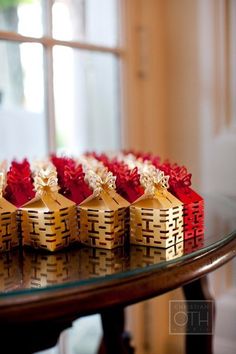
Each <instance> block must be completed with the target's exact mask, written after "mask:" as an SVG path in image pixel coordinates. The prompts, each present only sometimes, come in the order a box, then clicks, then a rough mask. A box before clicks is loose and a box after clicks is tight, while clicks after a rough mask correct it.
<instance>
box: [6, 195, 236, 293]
mask: <svg viewBox="0 0 236 354" xmlns="http://www.w3.org/2000/svg"><path fill="white" fill-rule="evenodd" d="M235 237H236V200H234V199H233V198H227V197H223V196H222V197H206V198H205V211H204V233H203V234H202V235H199V236H197V237H195V238H191V239H188V240H185V241H183V242H180V243H177V244H175V245H174V246H171V247H169V248H167V249H161V248H153V247H145V246H136V245H128V246H126V247H124V248H116V249H113V250H105V249H99V248H97V249H95V248H88V247H82V246H75V247H73V248H70V249H67V250H64V251H61V252H57V253H54V254H48V253H42V252H41V251H36V250H32V249H29V248H26V249H23V250H15V251H13V252H10V253H5V254H1V255H0V296H10V295H13V294H15V295H16V294H23V293H29V292H37V291H40V292H41V291H45V290H47V291H48V290H50V289H55V288H57V289H58V288H65V287H73V286H76V287H78V286H80V285H83V284H92V283H93V282H98V281H100V280H103V281H104V280H106V281H108V282H109V280H111V279H114V278H122V279H124V278H125V277H129V276H130V275H132V274H137V273H138V272H145V271H146V270H147V269H150V267H152V268H153V269H157V268H158V269H161V268H165V267H167V266H175V265H181V262H183V261H185V260H186V259H190V258H194V257H197V256H199V255H201V254H203V253H205V252H208V251H211V250H213V249H214V248H217V247H220V246H221V245H223V244H224V243H226V242H228V241H230V240H231V239H234V238H235Z"/></svg>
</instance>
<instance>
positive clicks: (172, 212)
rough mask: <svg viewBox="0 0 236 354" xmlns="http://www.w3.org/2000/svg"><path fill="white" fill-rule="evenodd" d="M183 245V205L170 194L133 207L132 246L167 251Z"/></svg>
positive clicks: (144, 201) (157, 194) (144, 198)
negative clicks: (169, 248) (177, 245)
mask: <svg viewBox="0 0 236 354" xmlns="http://www.w3.org/2000/svg"><path fill="white" fill-rule="evenodd" d="M180 241H183V204H182V203H181V202H180V201H179V200H178V199H177V198H175V197H174V196H173V195H172V194H171V193H169V192H168V191H164V192H159V191H158V190H157V191H156V194H155V195H154V196H152V197H147V196H146V195H143V196H141V197H140V198H139V199H138V200H137V201H135V202H134V203H133V204H132V205H131V206H130V242H131V244H136V245H144V246H153V247H161V248H168V247H170V246H173V245H174V244H175V243H177V242H180Z"/></svg>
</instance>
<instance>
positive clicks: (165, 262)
mask: <svg viewBox="0 0 236 354" xmlns="http://www.w3.org/2000/svg"><path fill="white" fill-rule="evenodd" d="M204 225H205V226H204V234H202V235H199V236H197V237H195V238H191V239H189V240H186V241H183V242H181V243H177V244H176V245H174V246H172V247H170V248H168V249H158V248H149V247H144V246H136V245H130V246H129V245H127V246H126V247H124V248H117V249H114V250H104V249H93V248H87V247H81V246H75V247H73V248H70V249H67V250H65V251H62V252H57V253H55V254H48V253H42V252H39V251H34V250H31V249H24V250H15V251H13V252H10V253H5V254H1V255H0V326H1V332H0V333H1V342H2V345H7V346H8V348H9V351H8V352H9V353H10V352H11V351H10V350H11V349H10V348H12V352H14V350H16V349H18V352H19V348H21V345H22V348H24V351H22V352H24V353H31V352H33V351H36V350H38V349H41V348H44V347H45V348H46V347H49V346H52V345H53V344H54V343H55V342H56V339H57V337H58V335H59V333H60V331H61V330H62V329H64V328H67V327H69V326H70V325H71V322H72V321H73V320H74V319H76V318H78V317H81V316H84V315H87V314H91V313H101V315H102V320H103V329H104V340H105V342H106V350H107V351H106V352H107V353H113V354H115V353H131V352H132V351H131V349H130V348H127V346H125V345H124V344H123V341H122V340H121V337H122V332H123V326H124V312H123V309H124V307H125V306H127V305H130V304H134V303H137V302H139V301H142V300H145V299H148V298H152V297H155V296H158V295H160V294H163V293H165V292H167V291H169V290H172V289H175V288H177V287H180V286H181V287H183V289H184V293H185V296H186V299H188V300H194V301H195V300H196V301H199V300H201V301H207V300H209V299H210V300H211V301H212V298H211V296H210V294H209V291H208V287H207V278H206V274H207V273H209V272H211V271H212V270H214V269H216V268H218V267H220V266H221V265H223V264H224V263H226V262H228V261H229V260H230V259H232V258H233V257H234V256H235V254H236V199H234V198H230V197H224V196H221V197H220V196H218V197H216V196H214V197H213V196H208V197H205V211H204ZM211 311H212V318H214V306H213V307H212V309H211ZM212 326H213V324H212ZM197 337H198V347H199V343H201V340H202V347H203V348H207V349H204V350H206V351H205V352H208V353H210V352H211V350H212V349H211V335H210V332H209V334H207V335H205V336H203V335H202V336H197ZM200 337H201V339H200ZM194 338H196V336H195V337H194V336H191V335H189V336H188V339H187V348H190V347H191V346H192V345H194V343H195V341H196V339H194ZM3 343H5V344H3ZM187 351H188V350H187ZM203 352H204V351H203ZM104 353H105V351H104Z"/></svg>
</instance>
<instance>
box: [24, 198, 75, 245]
mask: <svg viewBox="0 0 236 354" xmlns="http://www.w3.org/2000/svg"><path fill="white" fill-rule="evenodd" d="M19 215H20V222H21V232H22V238H23V244H24V245H28V246H32V247H34V248H42V249H46V250H48V251H56V250H59V249H61V248H64V247H67V246H69V244H71V243H73V242H75V241H78V240H79V230H78V223H77V209H76V205H75V203H73V202H71V201H70V200H68V199H67V198H65V197H63V196H62V195H60V194H58V193H53V194H51V193H48V194H44V195H42V196H41V197H39V196H38V197H36V198H34V199H33V200H32V201H30V202H29V203H27V204H25V205H24V206H23V207H22V208H21V209H20V210H19Z"/></svg>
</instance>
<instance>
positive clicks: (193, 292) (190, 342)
mask: <svg viewBox="0 0 236 354" xmlns="http://www.w3.org/2000/svg"><path fill="white" fill-rule="evenodd" d="M183 290H184V294H185V298H186V300H189V301H190V302H189V306H187V308H189V314H190V315H189V316H188V324H187V333H186V341H185V345H186V354H193V353H196V352H197V353H201V354H212V353H213V333H214V321H215V301H214V299H213V297H212V295H211V293H210V291H209V287H208V280H207V276H203V277H202V278H200V279H197V280H195V281H193V282H191V283H189V284H187V285H184V286H183ZM199 300H200V301H201V302H199ZM187 305H188V301H187ZM194 305H195V308H196V311H198V310H197V309H199V307H200V306H201V305H202V306H203V308H204V307H205V309H206V310H205V311H207V313H205V315H207V317H206V316H204V318H207V321H208V333H209V334H202V335H201V334H191V333H189V332H192V323H191V312H192V311H193V310H192V309H193V307H194ZM190 307H191V308H190ZM199 323H200V322H199Z"/></svg>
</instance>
